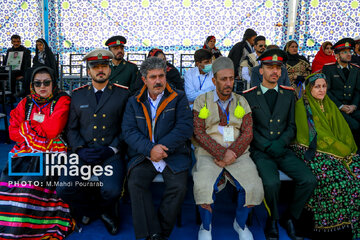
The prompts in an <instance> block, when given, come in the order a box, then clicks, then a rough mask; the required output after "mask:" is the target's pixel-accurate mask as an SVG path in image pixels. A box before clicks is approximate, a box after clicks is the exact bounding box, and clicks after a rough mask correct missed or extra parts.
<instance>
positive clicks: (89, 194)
mask: <svg viewBox="0 0 360 240" xmlns="http://www.w3.org/2000/svg"><path fill="white" fill-rule="evenodd" d="M79 165H80V167H81V166H83V165H89V164H86V163H83V162H81V161H80V163H79ZM99 165H101V166H102V167H103V168H104V167H105V166H107V165H110V166H112V171H113V174H112V176H106V175H104V174H103V175H101V176H99V177H98V178H99V181H100V182H102V183H103V186H102V187H100V191H99V189H98V188H97V187H90V186H89V187H84V186H80V185H79V184H76V182H78V183H79V182H81V183H83V184H87V182H88V181H86V180H83V179H82V178H81V176H60V177H59V182H60V183H61V182H71V183H72V185H71V186H58V187H57V188H56V191H57V194H58V196H60V197H61V198H62V199H63V200H64V201H65V202H66V203H68V204H69V205H70V207H71V209H72V211H73V214H74V215H75V216H76V217H81V216H90V217H94V216H96V215H97V214H98V213H103V212H110V213H114V205H115V203H116V202H117V201H118V200H119V198H120V196H121V192H122V189H123V182H124V176H125V166H124V162H123V160H122V159H121V157H120V156H119V155H118V154H116V155H114V156H112V157H110V158H108V159H107V160H105V161H104V162H103V163H102V164H99ZM94 204H97V205H98V206H94ZM99 207H100V208H99ZM95 213H96V214H95Z"/></svg>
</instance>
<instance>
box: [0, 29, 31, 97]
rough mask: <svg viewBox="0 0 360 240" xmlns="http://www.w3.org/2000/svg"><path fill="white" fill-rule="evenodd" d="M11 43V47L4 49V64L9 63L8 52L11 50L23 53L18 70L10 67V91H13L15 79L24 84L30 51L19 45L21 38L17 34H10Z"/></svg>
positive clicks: (29, 60)
mask: <svg viewBox="0 0 360 240" xmlns="http://www.w3.org/2000/svg"><path fill="white" fill-rule="evenodd" d="M11 44H12V47H11V48H9V49H8V50H7V51H6V56H5V59H4V66H8V65H11V64H10V61H8V60H9V54H10V53H11V52H15V53H16V52H17V54H19V52H22V53H23V54H22V61H21V66H20V69H19V70H14V68H13V69H12V76H11V92H12V93H15V89H16V83H17V81H22V82H23V84H24V79H25V73H26V70H27V69H28V68H30V66H31V52H30V50H29V49H27V48H26V47H24V46H23V45H21V38H20V36H19V35H12V36H11Z"/></svg>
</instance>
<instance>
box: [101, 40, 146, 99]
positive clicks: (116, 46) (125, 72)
mask: <svg viewBox="0 0 360 240" xmlns="http://www.w3.org/2000/svg"><path fill="white" fill-rule="evenodd" d="M125 44H126V38H125V37H123V36H112V37H111V38H109V39H108V40H107V41H106V42H105V45H106V46H108V47H109V50H110V51H111V52H112V53H113V54H114V58H113V59H112V60H111V65H110V68H111V75H110V78H109V81H110V83H117V84H120V85H122V86H125V87H128V88H129V91H130V93H131V94H134V93H135V92H136V90H137V89H136V87H135V86H136V85H135V84H136V79H137V77H138V74H139V70H138V67H137V66H136V64H134V63H132V62H130V61H126V60H125V59H124V56H125V50H124V48H125Z"/></svg>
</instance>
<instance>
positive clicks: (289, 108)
mask: <svg viewBox="0 0 360 240" xmlns="http://www.w3.org/2000/svg"><path fill="white" fill-rule="evenodd" d="M285 58H286V54H285V52H284V51H282V50H280V49H269V50H267V51H265V52H264V53H263V54H261V55H260V57H259V58H258V60H260V61H261V66H260V69H259V70H260V74H261V75H262V76H263V81H262V83H261V84H260V85H259V86H257V87H253V88H251V89H249V90H247V91H245V92H244V96H245V98H246V100H247V101H248V103H249V105H250V107H251V110H252V117H253V121H254V125H253V135H254V138H253V141H252V143H251V147H250V152H251V155H250V156H251V158H252V159H253V160H254V162H255V164H256V166H257V169H258V172H259V174H260V177H261V178H262V181H263V185H264V191H265V201H264V202H265V206H266V208H267V210H268V213H269V217H268V220H267V223H266V227H265V236H266V239H279V230H278V226H277V221H278V220H279V219H280V217H279V212H278V199H279V190H280V178H279V170H281V171H283V172H284V173H285V174H287V175H288V176H289V177H291V178H292V179H293V180H294V181H295V184H296V186H295V191H294V196H293V200H292V202H291V203H290V204H289V208H288V209H287V210H286V211H285V214H284V215H283V216H282V217H281V219H280V224H281V225H282V226H283V227H284V228H285V229H286V231H287V234H288V235H289V237H290V238H291V239H303V238H302V237H299V236H298V234H297V232H296V229H295V227H296V226H295V224H296V220H297V219H299V217H300V214H301V211H302V209H303V208H304V205H305V203H306V202H307V200H308V198H309V197H310V196H311V194H312V193H313V190H314V189H315V187H316V178H315V177H314V176H313V174H312V173H311V171H310V169H309V168H308V167H307V166H306V164H305V163H304V162H303V161H302V160H300V159H299V158H297V157H296V155H295V153H294V152H293V151H291V150H290V149H288V146H289V144H290V142H291V141H292V140H293V139H294V138H295V133H296V126H295V114H294V111H295V109H294V107H295V96H294V89H293V88H291V87H286V86H282V85H280V86H279V85H278V84H277V81H278V79H279V77H280V75H281V65H282V64H283V62H284V60H285Z"/></svg>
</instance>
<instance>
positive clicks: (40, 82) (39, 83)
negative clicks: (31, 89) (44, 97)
mask: <svg viewBox="0 0 360 240" xmlns="http://www.w3.org/2000/svg"><path fill="white" fill-rule="evenodd" d="M50 84H51V80H45V81H34V86H35V87H41V85H44V86H45V87H48V86H50Z"/></svg>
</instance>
